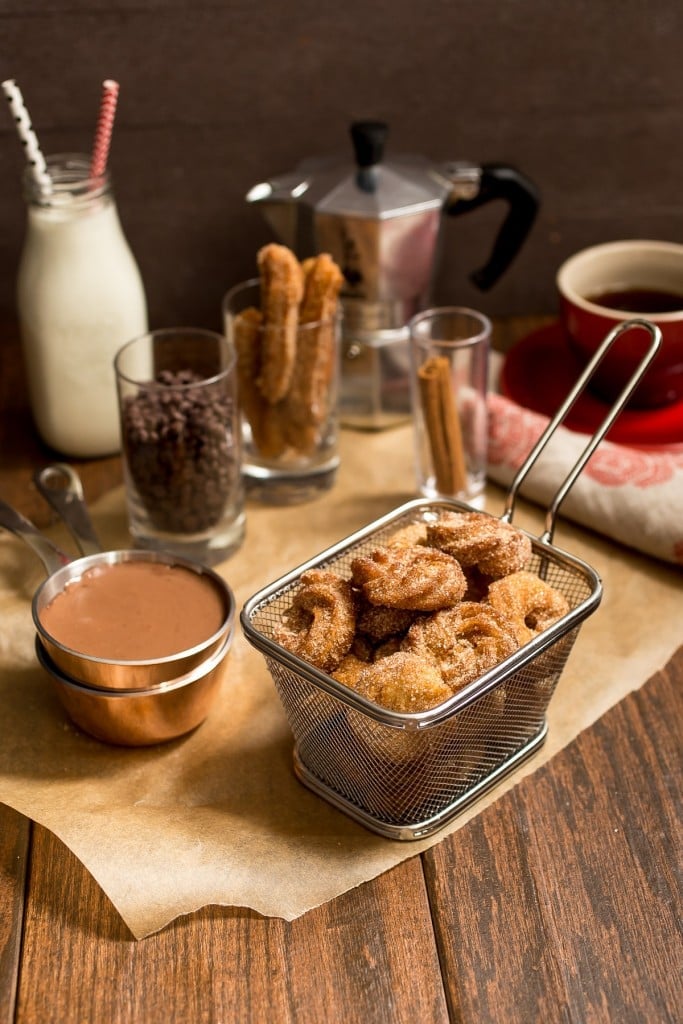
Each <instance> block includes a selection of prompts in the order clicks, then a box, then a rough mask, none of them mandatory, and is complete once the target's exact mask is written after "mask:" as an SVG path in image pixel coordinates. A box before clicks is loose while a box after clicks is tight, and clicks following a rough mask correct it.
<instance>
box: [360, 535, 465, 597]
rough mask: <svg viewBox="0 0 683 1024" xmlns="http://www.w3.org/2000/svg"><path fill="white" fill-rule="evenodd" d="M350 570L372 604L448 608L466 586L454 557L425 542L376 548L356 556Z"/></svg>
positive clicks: (463, 576)
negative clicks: (425, 544) (422, 544)
mask: <svg viewBox="0 0 683 1024" xmlns="http://www.w3.org/2000/svg"><path fill="white" fill-rule="evenodd" d="M351 574H352V580H353V583H354V584H355V585H356V586H357V587H359V588H360V590H361V591H362V593H363V596H364V597H365V599H366V600H367V601H369V602H370V603H371V604H377V605H388V606H389V607H391V608H410V609H413V610H415V611H436V610H437V609H439V608H449V607H450V606H451V605H454V604H456V603H457V602H458V601H460V600H461V598H462V596H463V594H464V593H465V589H466V587H467V581H466V580H465V575H464V573H463V571H462V569H461V568H460V566H459V565H458V563H457V562H456V560H455V559H454V558H451V556H450V555H448V554H446V553H444V552H443V551H438V550H437V549H436V548H427V547H422V546H414V547H400V546H399V547H390V548H388V547H381V548H376V549H375V550H374V551H372V552H371V553H370V554H369V555H364V556H360V557H358V558H355V559H354V560H353V562H352V563H351Z"/></svg>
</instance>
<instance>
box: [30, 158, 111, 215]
mask: <svg viewBox="0 0 683 1024" xmlns="http://www.w3.org/2000/svg"><path fill="white" fill-rule="evenodd" d="M45 163H46V166H47V172H48V174H49V176H50V182H51V189H50V192H46V191H45V190H44V189H43V188H42V186H41V185H40V183H38V182H36V180H35V177H34V175H33V168H31V167H26V168H25V170H24V176H23V183H24V192H25V195H26V197H27V198H28V199H30V200H31V201H32V202H35V203H37V204H39V205H40V206H55V205H60V204H61V202H62V201H63V200H65V199H68V198H70V199H72V200H73V201H74V202H77V201H78V200H83V199H88V200H91V199H97V198H99V197H100V196H102V195H104V194H106V193H107V192H108V191H109V189H110V187H111V176H110V174H109V171H108V170H106V169H105V170H104V171H102V173H101V174H91V172H90V164H91V161H90V157H89V156H87V154H85V153H52V154H49V155H48V156H46V157H45ZM55 200H56V202H55Z"/></svg>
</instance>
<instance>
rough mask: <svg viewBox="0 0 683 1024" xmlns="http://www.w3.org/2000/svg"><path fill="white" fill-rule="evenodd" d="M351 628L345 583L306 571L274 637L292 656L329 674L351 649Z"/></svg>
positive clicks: (324, 572) (350, 605) (351, 602)
mask: <svg viewBox="0 0 683 1024" xmlns="http://www.w3.org/2000/svg"><path fill="white" fill-rule="evenodd" d="M355 628H356V614H355V599H354V595H353V591H352V589H351V585H350V583H349V582H348V580H345V579H343V578H342V577H341V576H338V575H337V574H336V573H334V572H331V571H329V570H325V569H309V570H308V572H305V573H303V574H302V576H301V580H300V587H299V589H298V590H297V592H296V594H295V595H294V598H293V600H292V604H291V606H290V608H289V609H288V610H287V612H286V613H285V615H284V616H283V622H282V624H281V625H280V626H279V627H278V628H277V629H276V630H275V633H274V636H275V640H276V641H277V642H278V643H279V644H281V645H282V646H283V647H285V648H286V649H287V650H288V651H291V652H292V654H296V655H297V656H298V657H300V658H303V659H304V661H308V662H310V663H311V664H312V665H315V666H316V668H319V669H322V671H323V672H331V671H333V670H334V669H335V668H337V666H338V665H339V664H340V663H341V661H342V659H343V658H344V657H345V655H346V654H348V652H349V650H350V649H351V644H352V643H353V638H354V635H355Z"/></svg>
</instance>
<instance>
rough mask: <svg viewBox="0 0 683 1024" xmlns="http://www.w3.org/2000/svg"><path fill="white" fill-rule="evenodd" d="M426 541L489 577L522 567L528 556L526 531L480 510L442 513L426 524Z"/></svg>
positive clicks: (505, 574)
mask: <svg viewBox="0 0 683 1024" xmlns="http://www.w3.org/2000/svg"><path fill="white" fill-rule="evenodd" d="M427 543H428V544H431V545H433V546H434V547H435V548H438V549H439V550H440V551H445V552H446V553H447V554H449V555H452V556H453V557H454V558H457V560H458V562H459V563H460V565H461V566H462V567H463V569H468V568H470V567H475V568H477V569H478V570H479V572H481V573H483V574H484V575H485V576H490V577H491V578H492V579H499V578H500V577H501V576H507V575H508V574H509V573H511V572H517V571H518V570H519V569H523V568H524V567H525V565H526V564H527V562H528V561H529V558H530V557H531V541H530V540H529V538H528V537H527V535H526V534H525V533H522V531H521V530H518V529H517V527H516V526H512V524H511V523H505V522H503V521H502V520H501V519H496V518H495V517H494V516H489V515H486V514H485V513H483V512H444V513H442V515H441V516H440V517H439V519H438V520H437V521H436V522H434V523H428V524H427Z"/></svg>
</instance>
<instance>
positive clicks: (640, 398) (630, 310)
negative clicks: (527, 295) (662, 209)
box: [556, 239, 683, 430]
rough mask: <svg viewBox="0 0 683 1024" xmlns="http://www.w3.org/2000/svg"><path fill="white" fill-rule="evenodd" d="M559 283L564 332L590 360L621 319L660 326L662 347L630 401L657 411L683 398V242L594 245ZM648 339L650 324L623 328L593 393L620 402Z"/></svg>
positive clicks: (567, 267) (568, 265)
mask: <svg viewBox="0 0 683 1024" xmlns="http://www.w3.org/2000/svg"><path fill="white" fill-rule="evenodd" d="M556 281H557V290H558V293H559V299H560V319H561V321H562V326H563V328H564V331H565V336H566V338H567V342H568V344H569V346H570V348H571V349H572V351H573V352H574V353H575V354H576V355H577V356H578V358H579V360H580V362H581V363H582V364H583V365H586V364H587V363H588V361H589V360H590V359H591V357H592V356H593V355H594V353H595V352H596V351H597V349H598V348H599V347H600V345H601V344H602V342H603V340H604V338H605V337H606V336H607V334H608V333H609V331H610V330H611V329H612V328H613V327H614V326H615V325H616V324H619V323H623V321H624V320H633V319H644V320H648V321H649V322H651V323H653V324H656V325H657V326H658V327H659V329H660V330H661V332H662V347H661V349H660V350H659V352H658V353H657V355H656V356H655V358H654V360H653V362H652V364H651V366H650V367H649V368H648V370H647V372H646V374H645V376H644V377H643V379H642V381H641V382H640V384H639V385H638V387H637V388H636V391H635V393H634V395H633V397H632V398H631V399H630V401H629V407H631V408H637V409H654V408H658V407H660V406H665V405H671V404H672V403H673V402H680V401H681V400H683V245H679V244H678V243H676V242H658V241H649V240H640V239H635V240H634V239H630V240H626V241H619V242H605V243H604V244H602V245H594V246H592V247H591V248H589V249H583V250H582V251H581V252H578V253H576V254H575V255H574V256H571V257H570V258H569V259H568V260H566V261H565V262H564V263H563V264H562V266H561V267H560V268H559V270H558V272H557V278H556ZM648 339H649V335H648V332H647V331H646V330H644V329H641V330H638V329H636V330H632V331H628V332H627V333H626V334H624V335H623V336H622V338H620V339H619V341H618V342H617V343H616V344H615V345H614V346H613V347H612V348H611V349H610V351H609V352H608V353H607V354H606V356H605V357H604V359H603V360H602V361H601V362H600V364H599V366H598V367H597V368H596V370H595V373H594V374H593V376H592V378H591V381H590V385H589V386H590V389H591V391H593V392H594V393H595V394H597V395H598V396H599V397H600V398H601V399H603V400H604V401H606V402H608V403H610V404H611V403H612V402H614V400H615V399H616V398H618V396H619V395H620V394H621V392H622V391H623V389H624V387H625V386H626V384H627V383H628V381H629V379H630V378H631V377H632V375H633V373H634V372H635V370H636V368H637V366H638V364H639V362H640V360H641V359H642V357H643V355H644V353H645V351H646V349H647V345H648ZM682 430H683V426H682Z"/></svg>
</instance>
